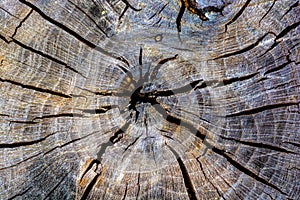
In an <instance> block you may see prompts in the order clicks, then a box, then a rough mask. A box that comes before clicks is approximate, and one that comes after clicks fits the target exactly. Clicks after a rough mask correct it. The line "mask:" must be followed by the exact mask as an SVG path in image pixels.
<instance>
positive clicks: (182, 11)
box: [176, 5, 185, 32]
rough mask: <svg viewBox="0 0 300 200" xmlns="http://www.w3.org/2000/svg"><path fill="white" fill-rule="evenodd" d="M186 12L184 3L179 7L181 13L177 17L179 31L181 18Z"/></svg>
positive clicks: (179, 29)
mask: <svg viewBox="0 0 300 200" xmlns="http://www.w3.org/2000/svg"><path fill="white" fill-rule="evenodd" d="M184 12H185V7H184V6H183V5H181V7H180V9H179V13H178V15H177V18H176V25H177V31H178V32H181V18H182V16H183V14H184Z"/></svg>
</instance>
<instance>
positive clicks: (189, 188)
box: [166, 144, 198, 200]
mask: <svg viewBox="0 0 300 200" xmlns="http://www.w3.org/2000/svg"><path fill="white" fill-rule="evenodd" d="M166 145H167V147H168V148H169V149H170V151H171V152H172V153H173V155H174V156H175V157H176V160H177V162H178V164H179V167H180V170H181V174H182V177H183V180H184V184H185V187H186V191H187V193H188V196H189V199H190V200H197V199H198V198H197V196H196V191H195V188H194V186H193V183H192V180H191V177H190V175H189V173H188V170H187V168H186V167H185V165H184V163H183V161H182V159H181V158H180V156H179V154H178V153H177V152H176V151H175V150H174V149H173V148H172V147H171V146H169V145H168V144H166Z"/></svg>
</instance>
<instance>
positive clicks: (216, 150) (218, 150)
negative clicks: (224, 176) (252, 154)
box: [212, 147, 288, 196]
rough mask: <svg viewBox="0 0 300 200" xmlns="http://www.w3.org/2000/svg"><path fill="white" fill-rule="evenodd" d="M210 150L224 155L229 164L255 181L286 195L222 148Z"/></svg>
mask: <svg viewBox="0 0 300 200" xmlns="http://www.w3.org/2000/svg"><path fill="white" fill-rule="evenodd" d="M212 151H213V152H215V153H216V154H218V155H220V156H222V157H224V158H225V159H226V160H227V161H228V162H229V163H230V164H231V165H233V166H234V167H236V168H237V169H238V170H239V171H241V172H242V173H244V174H246V175H248V176H250V177H252V178H254V179H255V180H256V181H258V182H260V183H263V184H264V185H267V186H269V187H271V188H273V189H275V190H277V191H278V192H280V193H281V194H283V195H285V196H288V195H287V194H286V193H285V192H283V191H282V190H281V189H280V188H279V187H277V186H276V185H274V184H272V183H270V182H269V181H267V180H265V179H264V178H262V177H260V176H258V175H257V174H255V173H254V172H252V171H251V170H250V169H248V168H247V167H245V166H243V165H242V164H240V163H239V162H237V161H236V160H234V159H233V158H232V157H230V156H229V155H228V154H227V153H226V152H224V151H223V150H220V149H217V148H216V147H213V148H212Z"/></svg>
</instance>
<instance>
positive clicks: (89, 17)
mask: <svg viewBox="0 0 300 200" xmlns="http://www.w3.org/2000/svg"><path fill="white" fill-rule="evenodd" d="M68 2H69V3H71V4H72V5H73V6H75V8H77V9H78V10H80V11H81V12H82V13H83V14H84V15H85V16H87V17H88V19H89V20H91V21H92V22H93V23H94V24H95V25H96V27H97V28H98V29H99V30H100V31H101V32H102V33H103V34H104V35H105V36H106V37H107V38H109V37H108V35H107V33H105V31H104V30H103V29H102V28H101V27H100V26H99V25H98V24H97V22H96V21H95V20H94V19H93V18H92V17H91V16H90V15H89V14H87V13H86V12H85V11H84V10H83V9H81V8H80V7H79V6H77V5H76V4H74V3H73V2H72V1H70V0H68Z"/></svg>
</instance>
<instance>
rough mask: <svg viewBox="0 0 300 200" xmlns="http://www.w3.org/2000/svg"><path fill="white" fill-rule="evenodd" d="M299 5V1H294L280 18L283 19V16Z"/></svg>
mask: <svg viewBox="0 0 300 200" xmlns="http://www.w3.org/2000/svg"><path fill="white" fill-rule="evenodd" d="M297 6H299V1H297V2H296V3H294V4H293V5H291V6H290V8H289V9H288V10H287V11H286V12H285V13H284V14H283V15H282V17H281V18H280V20H282V18H283V17H284V16H285V15H286V14H288V13H289V12H290V11H291V10H292V9H293V8H296V7H297Z"/></svg>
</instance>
